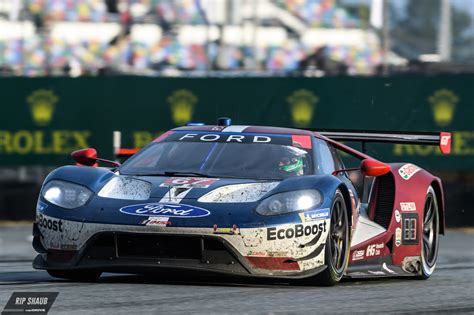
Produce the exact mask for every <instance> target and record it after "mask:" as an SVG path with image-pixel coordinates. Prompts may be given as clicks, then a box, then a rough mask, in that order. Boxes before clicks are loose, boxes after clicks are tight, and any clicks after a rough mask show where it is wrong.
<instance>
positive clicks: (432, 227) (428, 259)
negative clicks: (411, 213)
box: [422, 192, 439, 268]
mask: <svg viewBox="0 0 474 315" xmlns="http://www.w3.org/2000/svg"><path fill="white" fill-rule="evenodd" d="M438 241H439V214H438V205H437V203H436V199H435V196H434V195H433V194H432V193H431V192H430V193H428V195H427V196H426V202H425V209H424V218H423V230H422V246H423V249H422V251H423V262H424V263H425V264H426V265H427V267H428V268H431V267H433V266H434V265H435V264H436V258H437V256H438Z"/></svg>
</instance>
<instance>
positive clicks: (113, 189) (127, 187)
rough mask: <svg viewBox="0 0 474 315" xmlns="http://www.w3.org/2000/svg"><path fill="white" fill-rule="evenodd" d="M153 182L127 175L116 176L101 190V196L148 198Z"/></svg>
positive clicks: (130, 198)
mask: <svg viewBox="0 0 474 315" xmlns="http://www.w3.org/2000/svg"><path fill="white" fill-rule="evenodd" d="M151 187H152V185H151V183H149V182H146V181H144V180H140V179H135V178H132V177H127V176H115V177H112V179H111V180H109V182H108V183H107V184H105V186H104V187H102V189H101V190H100V191H99V193H98V194H97V195H98V196H99V197H104V198H112V199H125V200H147V199H149V198H150V194H151Z"/></svg>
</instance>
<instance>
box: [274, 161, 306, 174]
mask: <svg viewBox="0 0 474 315" xmlns="http://www.w3.org/2000/svg"><path fill="white" fill-rule="evenodd" d="M303 167H304V165H303V157H301V156H293V157H284V158H282V159H281V160H280V162H279V163H278V168H279V170H280V171H282V172H285V173H288V174H294V175H296V176H301V175H303Z"/></svg>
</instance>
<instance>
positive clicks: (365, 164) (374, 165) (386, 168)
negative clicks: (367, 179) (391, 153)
mask: <svg viewBox="0 0 474 315" xmlns="http://www.w3.org/2000/svg"><path fill="white" fill-rule="evenodd" d="M360 170H361V172H362V174H364V175H365V176H382V175H385V174H387V173H388V172H390V165H388V164H385V163H383V162H380V161H377V160H372V159H365V160H362V162H361V163H360Z"/></svg>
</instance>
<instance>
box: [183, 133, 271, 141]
mask: <svg viewBox="0 0 474 315" xmlns="http://www.w3.org/2000/svg"><path fill="white" fill-rule="evenodd" d="M275 138H280V137H270V136H263V135H255V136H254V135H243V134H217V133H205V134H197V133H186V134H184V135H180V137H178V139H177V140H178V141H188V142H192V141H198V142H234V143H272V142H274V141H275V140H276V139H275Z"/></svg>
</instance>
